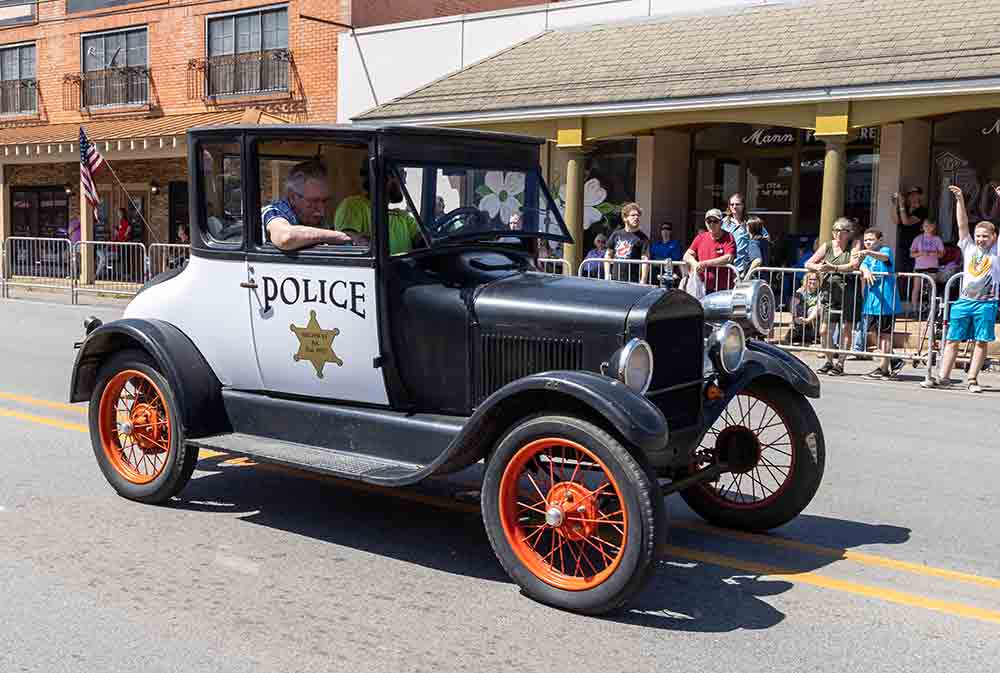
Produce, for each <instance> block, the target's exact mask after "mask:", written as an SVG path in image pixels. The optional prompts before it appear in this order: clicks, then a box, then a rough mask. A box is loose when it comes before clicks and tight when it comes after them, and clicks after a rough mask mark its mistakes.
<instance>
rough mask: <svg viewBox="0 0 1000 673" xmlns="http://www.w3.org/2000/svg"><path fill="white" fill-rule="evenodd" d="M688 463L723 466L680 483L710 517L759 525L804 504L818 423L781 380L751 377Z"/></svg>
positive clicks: (813, 475) (816, 479) (769, 524)
mask: <svg viewBox="0 0 1000 673" xmlns="http://www.w3.org/2000/svg"><path fill="white" fill-rule="evenodd" d="M698 455H699V456H700V458H701V460H700V462H699V463H698V464H696V465H695V466H694V468H695V469H698V468H702V467H706V466H707V465H709V464H711V463H714V462H716V461H719V462H723V463H726V464H727V465H728V466H729V467H730V469H731V471H730V472H726V473H723V474H722V475H720V476H719V477H718V478H717V479H716V480H714V481H705V482H702V483H700V484H697V485H696V486H692V487H690V488H687V489H685V490H683V491H681V497H683V498H684V501H685V502H687V504H688V505H689V506H690V507H691V509H693V510H694V511H695V512H697V513H698V514H699V515H701V516H702V517H704V518H705V519H706V520H708V521H710V522H711V523H714V524H717V525H720V526H726V527H729V528H737V529H740V530H750V531H756V530H767V529H770V528H775V527H777V526H780V525H782V524H784V523H787V522H788V521H791V520H792V519H794V518H795V517H796V516H798V514H799V513H800V512H801V511H802V510H803V509H805V508H806V506H807V505H808V504H809V502H810V501H811V500H812V498H813V496H814V495H815V494H816V490H817V489H818V488H819V484H820V481H822V479H823V468H824V465H825V461H826V449H825V445H824V441H823V430H822V428H821V427H820V424H819V420H818V419H817V418H816V413H815V412H814V411H813V409H812V406H811V405H810V404H809V402H808V401H807V400H806V399H805V398H804V397H803V396H802V395H800V394H798V393H796V392H794V391H792V390H789V389H788V388H786V387H784V386H781V385H777V384H774V383H769V382H761V381H754V382H753V383H751V384H750V386H749V387H748V388H747V389H746V390H743V391H740V393H739V394H738V395H736V397H734V398H733V399H732V400H731V401H730V402H729V404H728V405H727V406H726V409H725V410H724V411H723V413H722V415H721V416H720V417H719V418H718V419H717V420H716V422H715V423H714V424H713V426H712V427H711V428H710V429H709V431H708V432H707V433H706V434H705V437H704V438H703V439H702V442H701V446H699V448H698Z"/></svg>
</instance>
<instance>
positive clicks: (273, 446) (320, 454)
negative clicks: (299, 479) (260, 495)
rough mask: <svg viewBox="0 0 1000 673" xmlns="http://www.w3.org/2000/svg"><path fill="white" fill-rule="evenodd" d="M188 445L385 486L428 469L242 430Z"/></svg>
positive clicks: (203, 438) (212, 436) (413, 464)
mask: <svg viewBox="0 0 1000 673" xmlns="http://www.w3.org/2000/svg"><path fill="white" fill-rule="evenodd" d="M188 444H189V445H191V446H196V447H198V448H202V449H213V450H216V451H223V452H225V453H232V454H235V455H238V456H247V457H249V458H254V459H256V460H260V461H261V462H265V463H276V464H278V465H286V466H288V467H295V468H299V469H302V470H307V471H309V472H318V473H321V474H328V475H331V476H334V477H341V478H344V479H353V480H355V481H362V482H365V483H368V484H378V485H382V486H388V485H396V484H397V483H408V482H411V481H412V480H413V479H414V477H416V476H417V474H418V473H419V472H420V471H421V470H423V469H424V466H423V465H417V464H415V463H405V462H402V461H397V460H391V459H387V458H377V457H375V456H367V455H364V454H359V453H350V452H348V451H338V450H335V449H327V448H319V447H315V446H307V445H305V444H295V443H292V442H284V441H281V440H278V439H270V438H267V437H259V436H257V435H248V434H244V433H240V432H231V433H226V434H221V435H211V436H209V437H200V438H198V439H191V440H188Z"/></svg>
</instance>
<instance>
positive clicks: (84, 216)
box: [80, 180, 95, 285]
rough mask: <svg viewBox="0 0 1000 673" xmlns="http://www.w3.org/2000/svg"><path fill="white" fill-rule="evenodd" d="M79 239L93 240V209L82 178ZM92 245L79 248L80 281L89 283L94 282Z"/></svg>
mask: <svg viewBox="0 0 1000 673" xmlns="http://www.w3.org/2000/svg"><path fill="white" fill-rule="evenodd" d="M80 240H81V241H93V240H94V209H93V208H92V207H91V206H90V202H89V201H87V194H86V190H85V188H84V186H83V180H81V181H80ZM94 271H95V267H94V247H93V246H92V245H84V246H81V250H80V283H82V284H84V285H90V284H92V283H93V282H94Z"/></svg>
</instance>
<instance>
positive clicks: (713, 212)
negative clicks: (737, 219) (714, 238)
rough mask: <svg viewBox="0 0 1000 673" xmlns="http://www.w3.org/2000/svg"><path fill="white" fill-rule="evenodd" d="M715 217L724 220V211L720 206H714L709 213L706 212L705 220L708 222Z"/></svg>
mask: <svg viewBox="0 0 1000 673" xmlns="http://www.w3.org/2000/svg"><path fill="white" fill-rule="evenodd" d="M713 217H714V218H715V219H717V220H719V221H720V222H721V221H722V211H721V210H719V209H718V208H712V209H711V210H709V211H708V212H707V213H705V221H706V222H707V221H708V220H709V219H710V218H713Z"/></svg>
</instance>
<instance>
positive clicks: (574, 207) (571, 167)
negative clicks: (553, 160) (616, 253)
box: [563, 152, 584, 275]
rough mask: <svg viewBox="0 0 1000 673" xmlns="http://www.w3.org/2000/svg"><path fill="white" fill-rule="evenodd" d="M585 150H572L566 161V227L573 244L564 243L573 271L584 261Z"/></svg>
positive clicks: (567, 258)
mask: <svg viewBox="0 0 1000 673" xmlns="http://www.w3.org/2000/svg"><path fill="white" fill-rule="evenodd" d="M583 161H584V156H583V152H570V153H569V159H568V160H567V161H566V213H565V220H566V227H567V229H569V234H570V236H572V237H573V244H572V245H568V244H564V245H563V259H564V260H566V261H567V262H568V263H569V265H570V269H571V273H572V274H573V275H576V270H577V269H579V268H580V264H582V263H583V253H584V251H583V172H584V169H583Z"/></svg>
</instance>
